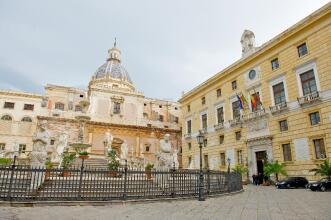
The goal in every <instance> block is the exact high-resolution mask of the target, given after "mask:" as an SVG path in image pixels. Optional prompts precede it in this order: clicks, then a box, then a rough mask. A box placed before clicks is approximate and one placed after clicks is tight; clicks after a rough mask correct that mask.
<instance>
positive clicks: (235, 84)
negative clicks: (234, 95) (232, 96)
mask: <svg viewBox="0 0 331 220" xmlns="http://www.w3.org/2000/svg"><path fill="white" fill-rule="evenodd" d="M231 85H232V90H236V89H237V80H234V81H232V83H231Z"/></svg>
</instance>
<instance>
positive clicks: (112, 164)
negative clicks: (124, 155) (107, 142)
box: [108, 150, 120, 177]
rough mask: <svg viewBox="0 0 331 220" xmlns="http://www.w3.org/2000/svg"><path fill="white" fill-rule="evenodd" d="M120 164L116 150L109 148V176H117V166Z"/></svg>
mask: <svg viewBox="0 0 331 220" xmlns="http://www.w3.org/2000/svg"><path fill="white" fill-rule="evenodd" d="M119 166H120V162H119V161H118V159H117V156H116V151H115V150H111V151H110V152H108V169H109V170H110V173H109V174H110V176H111V177H117V176H118V168H119Z"/></svg>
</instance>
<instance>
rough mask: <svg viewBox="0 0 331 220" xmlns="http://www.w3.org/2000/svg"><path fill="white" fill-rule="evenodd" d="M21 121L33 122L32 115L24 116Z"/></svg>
mask: <svg viewBox="0 0 331 220" xmlns="http://www.w3.org/2000/svg"><path fill="white" fill-rule="evenodd" d="M21 121H24V122H32V119H31V118H30V117H28V116H25V117H23V118H22V120H21Z"/></svg>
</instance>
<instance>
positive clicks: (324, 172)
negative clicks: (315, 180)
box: [310, 160, 331, 180]
mask: <svg viewBox="0 0 331 220" xmlns="http://www.w3.org/2000/svg"><path fill="white" fill-rule="evenodd" d="M316 166H317V168H314V169H311V170H310V172H315V175H321V176H322V177H323V176H326V177H327V178H328V179H329V180H331V165H330V163H329V161H328V160H324V161H323V163H322V164H318V165H316Z"/></svg>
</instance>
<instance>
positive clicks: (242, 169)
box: [232, 164, 248, 185]
mask: <svg viewBox="0 0 331 220" xmlns="http://www.w3.org/2000/svg"><path fill="white" fill-rule="evenodd" d="M232 171H233V172H235V173H240V174H241V176H243V174H245V173H247V172H248V169H247V167H245V166H243V165H241V164H237V165H236V166H235V167H234V168H232ZM242 182H243V184H244V185H247V180H245V181H242Z"/></svg>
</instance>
